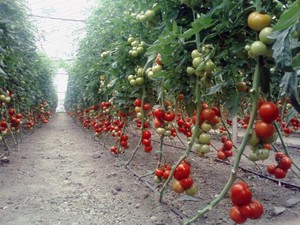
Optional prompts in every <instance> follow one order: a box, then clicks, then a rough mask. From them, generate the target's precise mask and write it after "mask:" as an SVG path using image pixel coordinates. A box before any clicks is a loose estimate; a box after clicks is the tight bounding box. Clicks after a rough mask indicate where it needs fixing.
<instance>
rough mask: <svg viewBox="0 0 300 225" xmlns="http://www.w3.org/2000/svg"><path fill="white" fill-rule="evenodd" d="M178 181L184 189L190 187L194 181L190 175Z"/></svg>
mask: <svg viewBox="0 0 300 225" xmlns="http://www.w3.org/2000/svg"><path fill="white" fill-rule="evenodd" d="M179 182H180V185H181V186H182V187H183V189H184V190H185V189H188V188H190V187H192V186H193V183H194V181H193V179H192V178H191V177H187V178H184V179H182V180H180V181H179Z"/></svg>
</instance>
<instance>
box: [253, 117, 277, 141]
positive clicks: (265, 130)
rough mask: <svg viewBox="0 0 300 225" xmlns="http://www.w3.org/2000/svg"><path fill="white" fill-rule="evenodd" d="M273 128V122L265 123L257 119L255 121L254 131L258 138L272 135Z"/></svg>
mask: <svg viewBox="0 0 300 225" xmlns="http://www.w3.org/2000/svg"><path fill="white" fill-rule="evenodd" d="M274 131H275V128H274V126H273V124H271V123H266V122H263V121H258V122H256V123H255V133H256V136H257V137H258V138H261V139H266V138H269V137H272V135H273V133H274Z"/></svg>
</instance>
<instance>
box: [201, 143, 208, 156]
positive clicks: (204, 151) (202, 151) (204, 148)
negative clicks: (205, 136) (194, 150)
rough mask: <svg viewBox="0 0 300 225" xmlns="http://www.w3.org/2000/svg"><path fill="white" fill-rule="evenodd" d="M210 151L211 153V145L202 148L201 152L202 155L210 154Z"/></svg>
mask: <svg viewBox="0 0 300 225" xmlns="http://www.w3.org/2000/svg"><path fill="white" fill-rule="evenodd" d="M209 151H210V147H209V145H206V144H204V145H202V146H201V150H200V152H201V153H203V154H206V153H209Z"/></svg>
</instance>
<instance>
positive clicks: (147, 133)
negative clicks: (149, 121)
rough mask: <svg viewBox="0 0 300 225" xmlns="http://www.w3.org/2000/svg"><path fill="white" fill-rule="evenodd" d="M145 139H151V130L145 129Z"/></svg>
mask: <svg viewBox="0 0 300 225" xmlns="http://www.w3.org/2000/svg"><path fill="white" fill-rule="evenodd" d="M142 138H143V139H149V138H151V132H150V131H149V130H144V131H143V134H142Z"/></svg>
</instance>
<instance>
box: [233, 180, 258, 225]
mask: <svg viewBox="0 0 300 225" xmlns="http://www.w3.org/2000/svg"><path fill="white" fill-rule="evenodd" d="M230 199H231V202H232V203H233V205H234V206H233V207H232V208H231V209H230V212H229V215H230V218H231V219H232V220H233V221H234V222H235V223H237V224H242V223H244V222H246V220H247V219H259V218H260V217H261V216H262V214H263V213H264V208H263V206H262V204H261V203H260V202H259V201H257V200H252V192H251V190H250V189H249V187H248V185H247V184H246V183H244V182H238V183H235V184H234V185H233V186H232V187H231V189H230Z"/></svg>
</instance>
